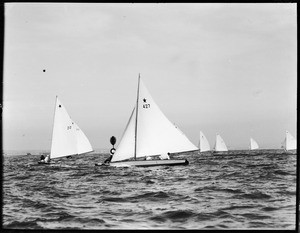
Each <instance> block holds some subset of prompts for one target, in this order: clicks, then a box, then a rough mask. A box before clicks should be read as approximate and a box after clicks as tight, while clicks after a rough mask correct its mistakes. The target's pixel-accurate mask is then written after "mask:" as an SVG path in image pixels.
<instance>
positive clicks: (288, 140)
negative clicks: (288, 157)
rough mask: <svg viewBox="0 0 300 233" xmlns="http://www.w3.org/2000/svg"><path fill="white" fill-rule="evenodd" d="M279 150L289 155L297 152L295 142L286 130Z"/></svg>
mask: <svg viewBox="0 0 300 233" xmlns="http://www.w3.org/2000/svg"><path fill="white" fill-rule="evenodd" d="M281 148H282V149H284V152H291V153H295V152H296V150H297V140H296V139H295V138H294V137H293V136H292V134H291V133H290V132H289V131H287V130H286V131H285V139H284V141H283V142H282V143H281Z"/></svg>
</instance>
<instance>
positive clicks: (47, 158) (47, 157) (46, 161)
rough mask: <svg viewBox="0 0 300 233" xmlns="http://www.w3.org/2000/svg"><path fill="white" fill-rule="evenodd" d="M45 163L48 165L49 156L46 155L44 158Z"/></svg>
mask: <svg viewBox="0 0 300 233" xmlns="http://www.w3.org/2000/svg"><path fill="white" fill-rule="evenodd" d="M45 163H50V155H47V156H46V158H45Z"/></svg>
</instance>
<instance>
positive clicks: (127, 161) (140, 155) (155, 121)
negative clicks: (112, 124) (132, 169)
mask: <svg viewBox="0 0 300 233" xmlns="http://www.w3.org/2000/svg"><path fill="white" fill-rule="evenodd" d="M196 150H198V148H197V147H196V146H195V145H194V144H193V143H191V142H190V141H189V139H188V138H187V137H186V136H185V135H184V134H183V132H182V131H180V130H179V128H178V127H177V126H176V125H174V124H172V123H171V122H170V121H169V120H168V119H167V118H166V116H165V115H164V114H163V113H162V111H161V110H160V109H159V107H158V106H157V104H156V103H155V102H154V100H153V98H152V97H151V95H150V93H149V92H148V90H147V89H146V86H145V85H144V83H143V82H142V80H141V78H140V76H139V78H138V88H137V99H136V105H135V107H134V108H133V110H132V113H131V116H130V118H129V121H128V123H127V125H126V127H125V130H124V133H123V136H122V138H121V140H120V143H119V145H118V147H117V148H116V151H115V153H114V155H113V157H112V160H111V162H110V164H109V166H115V167H127V166H137V167H149V166H174V165H188V164H189V162H188V161H187V160H186V159H167V160H161V159H157V156H159V155H162V154H167V153H181V152H187V151H196ZM146 159H147V160H146ZM148 159H151V160H148Z"/></svg>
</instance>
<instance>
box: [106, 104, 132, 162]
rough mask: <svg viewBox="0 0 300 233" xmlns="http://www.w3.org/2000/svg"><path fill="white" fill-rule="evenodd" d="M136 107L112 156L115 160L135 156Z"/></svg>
mask: <svg viewBox="0 0 300 233" xmlns="http://www.w3.org/2000/svg"><path fill="white" fill-rule="evenodd" d="M135 114H136V113H135V108H134V109H133V111H132V113H131V115H130V117H129V121H128V123H127V125H126V127H125V130H124V133H123V136H122V137H121V140H120V143H119V145H118V147H117V149H116V151H115V153H114V155H113V157H112V160H111V161H112V162H113V161H122V160H125V159H128V158H131V157H133V155H134V145H135V136H134V130H135Z"/></svg>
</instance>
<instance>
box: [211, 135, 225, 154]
mask: <svg viewBox="0 0 300 233" xmlns="http://www.w3.org/2000/svg"><path fill="white" fill-rule="evenodd" d="M214 150H215V151H228V149H227V146H226V144H225V142H224V140H223V139H222V138H221V136H220V135H219V134H217V135H216V144H215V147H214Z"/></svg>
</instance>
